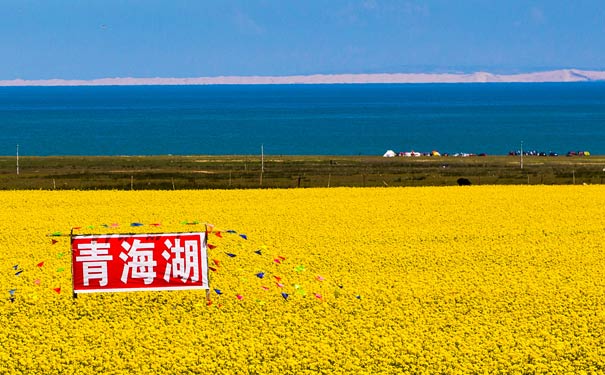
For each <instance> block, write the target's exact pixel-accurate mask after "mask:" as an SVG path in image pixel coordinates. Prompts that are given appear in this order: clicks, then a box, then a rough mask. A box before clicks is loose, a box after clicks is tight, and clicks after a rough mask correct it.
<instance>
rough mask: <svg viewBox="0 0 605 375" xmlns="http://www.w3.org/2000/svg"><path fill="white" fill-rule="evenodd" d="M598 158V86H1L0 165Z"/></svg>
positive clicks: (602, 136)
mask: <svg viewBox="0 0 605 375" xmlns="http://www.w3.org/2000/svg"><path fill="white" fill-rule="evenodd" d="M521 142H523V147H524V149H525V150H530V149H534V150H537V151H545V152H550V151H554V152H558V153H566V152H567V151H570V150H574V151H578V150H580V151H584V150H587V151H590V152H591V153H593V154H605V82H595V83H541V84H504V83H502V84H360V85H234V86H231V85H220V86H124V87H118V86H114V87H0V155H14V154H15V151H16V145H17V144H19V151H20V154H21V155H40V156H42V155H166V154H174V155H187V154H196V155H220V154H237V155H244V154H246V155H249V154H259V153H260V149H261V145H263V147H264V151H265V153H266V154H269V155H382V154H383V153H384V152H385V150H387V149H392V150H395V151H410V150H415V151H420V152H429V151H431V150H438V151H440V152H441V153H446V152H447V153H456V152H467V153H487V154H506V153H508V152H509V151H511V150H517V149H519V148H520V145H521Z"/></svg>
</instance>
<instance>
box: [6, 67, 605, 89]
mask: <svg viewBox="0 0 605 375" xmlns="http://www.w3.org/2000/svg"><path fill="white" fill-rule="evenodd" d="M593 81H605V70H581V69H573V68H570V69H558V70H547V71H535V72H529V73H514V74H495V73H490V72H485V71H477V72H473V73H340V74H309V75H286V76H271V75H248V76H238V75H221V76H212V77H189V78H174V77H147V78H136V77H113V78H96V79H61V78H52V79H34V80H28V79H20V78H17V79H12V80H0V87H19V86H145V85H164V86H169V85H175V86H177V85H271V84H363V83H542V82H544V83H546V82H593Z"/></svg>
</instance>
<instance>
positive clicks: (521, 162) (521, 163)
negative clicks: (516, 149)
mask: <svg viewBox="0 0 605 375" xmlns="http://www.w3.org/2000/svg"><path fill="white" fill-rule="evenodd" d="M520 165H521V169H523V141H521V161H520Z"/></svg>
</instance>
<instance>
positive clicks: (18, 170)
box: [17, 144, 19, 176]
mask: <svg viewBox="0 0 605 375" xmlns="http://www.w3.org/2000/svg"><path fill="white" fill-rule="evenodd" d="M18 175H19V144H17V176H18Z"/></svg>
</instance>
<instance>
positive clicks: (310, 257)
mask: <svg viewBox="0 0 605 375" xmlns="http://www.w3.org/2000/svg"><path fill="white" fill-rule="evenodd" d="M0 203H1V205H2V211H1V214H0V288H1V290H2V296H3V298H2V299H1V300H0V309H1V313H0V327H1V328H0V373H1V374H66V373H73V374H99V373H104V374H133V373H136V374H159V373H179V374H186V373H191V374H205V373H208V374H210V373H213V374H234V373H253V374H267V373H275V374H289V373H290V374H305V373H309V374H311V373H330V374H331V373H335V374H364V373H365V374H377V373H384V374H389V373H391V374H399V373H477V372H485V373H506V374H508V373H519V374H521V373H549V372H550V373H582V372H583V373H604V372H605V187H602V186H556V187H555V186H508V187H504V186H500V187H495V186H472V187H441V188H367V189H365V188H332V189H295V190H245V191H240V190H229V191H221V190H211V191H140V192H139V191H86V192H84V191H82V192H78V191H69V192H67V191H5V192H0ZM133 223H140V224H142V225H138V224H137V225H136V226H133V225H132V224H133ZM204 223H211V224H213V225H214V230H213V233H211V234H210V235H209V239H208V243H209V244H210V245H212V246H211V248H209V249H208V260H209V262H208V263H209V265H210V267H212V269H211V271H210V273H209V275H210V294H209V297H210V301H207V300H206V293H205V292H204V291H162V292H129V293H98V294H81V295H79V296H78V298H75V299H74V298H72V289H71V288H72V285H71V272H70V270H71V258H70V241H69V240H70V239H69V236H67V234H69V232H70V230H71V229H72V228H79V229H76V230H74V233H131V232H137V233H156V232H186V231H204V230H205V228H206V227H205V226H204ZM151 224H155V225H151Z"/></svg>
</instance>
